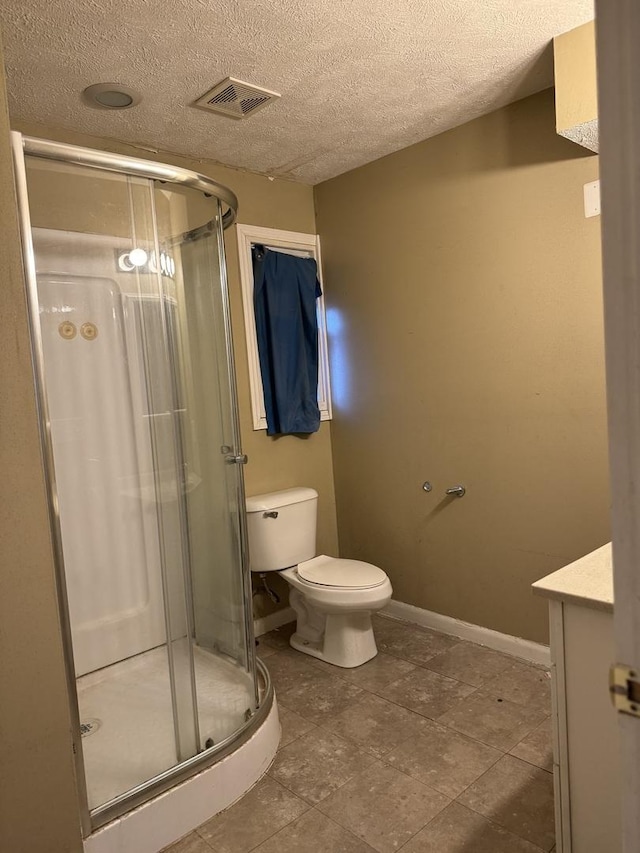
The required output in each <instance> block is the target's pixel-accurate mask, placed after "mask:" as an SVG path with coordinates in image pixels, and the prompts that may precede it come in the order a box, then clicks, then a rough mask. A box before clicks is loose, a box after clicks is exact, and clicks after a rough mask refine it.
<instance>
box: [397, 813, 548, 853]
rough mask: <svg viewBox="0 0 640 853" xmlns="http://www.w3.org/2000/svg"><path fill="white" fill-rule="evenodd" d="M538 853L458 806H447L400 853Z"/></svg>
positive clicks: (513, 836) (522, 840) (522, 841)
mask: <svg viewBox="0 0 640 853" xmlns="http://www.w3.org/2000/svg"><path fill="white" fill-rule="evenodd" d="M540 850H541V848H540V847H535V846H534V845H533V844H530V843H529V842H528V841H524V839H522V838H518V836H517V835H513V834H512V833H510V832H508V831H507V830H506V829H504V828H503V827H501V826H498V825H497V824H495V823H491V822H490V821H488V820H487V819H486V818H484V817H482V816H481V815H479V814H476V813H475V812H472V811H470V810H469V809H466V808H464V806H461V805H460V804H459V803H451V805H450V806H447V808H446V809H445V810H444V811H442V812H440V814H439V815H438V816H437V817H435V818H434V819H433V820H432V821H431V823H428V824H427V826H425V828H424V829H422V830H421V831H420V832H419V833H418V834H417V835H415V836H414V837H413V838H412V839H411V841H409V843H408V844H405V846H404V847H403V848H402V853H540Z"/></svg>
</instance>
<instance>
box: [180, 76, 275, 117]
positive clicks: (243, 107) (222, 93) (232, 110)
mask: <svg viewBox="0 0 640 853" xmlns="http://www.w3.org/2000/svg"><path fill="white" fill-rule="evenodd" d="M279 97H280V95H279V94H278V92H270V91H269V89H263V88H261V87H260V86H254V85H253V84H252V83H245V82H244V81H243V80H236V79H235V78H234V77H227V78H226V79H224V80H223V81H222V82H221V83H218V85H217V86H214V88H213V89H211V90H210V91H209V92H207V93H206V95H203V96H202V97H201V98H198V100H197V101H196V102H195V104H194V106H196V107H201V108H202V109H205V110H211V111H212V112H214V113H220V114H221V115H223V116H228V117H229V118H248V117H249V116H251V115H253V114H254V113H256V112H258V110H261V109H262V107H266V106H267V104H270V103H271V102H272V101H275V100H277V99H278V98H279Z"/></svg>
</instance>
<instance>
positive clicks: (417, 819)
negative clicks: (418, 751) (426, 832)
mask: <svg viewBox="0 0 640 853" xmlns="http://www.w3.org/2000/svg"><path fill="white" fill-rule="evenodd" d="M448 803H449V799H448V798H447V797H445V796H443V795H442V794H440V793H438V792H437V791H434V790H433V788H429V787H427V786H426V785H423V784H422V783H421V782H418V781H417V779H412V778H411V777H409V776H407V775H405V774H404V773H400V772H399V771H398V770H395V769H394V768H393V767H389V766H387V765H384V764H382V763H380V762H376V763H375V764H374V765H373V766H372V767H370V768H369V769H368V770H365V771H364V773H360V774H359V775H358V776H356V777H355V778H354V779H352V780H351V781H350V782H347V784H346V785H343V786H342V788H340V789H339V790H338V791H336V792H335V794H332V795H331V796H330V797H328V798H327V799H326V800H323V801H322V802H321V803H320V804H319V806H318V808H319V810H320V811H321V812H323V813H324V814H326V815H328V816H329V817H330V818H332V819H333V820H335V821H336V823H339V824H340V825H341V826H343V827H344V828H345V829H348V830H349V831H350V832H353V833H354V835H357V836H358V838H361V839H362V840H363V841H365V842H366V843H367V844H369V845H371V847H373V848H374V850H377V851H378V852H379V853H392V851H395V850H397V849H398V848H399V847H401V846H402V845H403V844H405V843H406V842H407V841H408V840H409V839H410V838H411V836H413V835H415V833H416V832H418V831H419V830H420V829H422V827H423V826H425V824H427V823H428V822H429V821H430V820H431V819H432V818H433V817H435V816H436V814H438V812H440V811H442V809H443V808H445V806H446V805H448Z"/></svg>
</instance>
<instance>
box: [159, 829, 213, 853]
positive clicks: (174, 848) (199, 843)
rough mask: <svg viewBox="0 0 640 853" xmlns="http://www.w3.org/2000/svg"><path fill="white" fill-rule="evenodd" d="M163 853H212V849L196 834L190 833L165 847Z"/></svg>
mask: <svg viewBox="0 0 640 853" xmlns="http://www.w3.org/2000/svg"><path fill="white" fill-rule="evenodd" d="M161 853H211V847H209V845H208V844H207V842H206V841H205V840H204V839H202V838H200V836H199V835H198V834H197V833H196V832H190V833H189V835H187V836H185V838H181V839H180V841H176V843H175V844H172V845H171V846H170V847H165V848H164V849H163V850H162V851H161Z"/></svg>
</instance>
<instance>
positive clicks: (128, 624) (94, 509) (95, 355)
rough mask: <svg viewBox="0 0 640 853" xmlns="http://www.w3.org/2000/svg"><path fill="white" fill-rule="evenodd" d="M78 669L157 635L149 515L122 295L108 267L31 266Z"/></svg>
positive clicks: (152, 518) (156, 640) (159, 617)
mask: <svg viewBox="0 0 640 853" xmlns="http://www.w3.org/2000/svg"><path fill="white" fill-rule="evenodd" d="M38 290H39V299H40V306H41V314H40V321H41V325H42V341H43V347H44V355H45V365H46V370H45V381H46V393H47V403H48V408H49V419H50V429H51V436H52V442H53V449H54V457H55V476H56V489H57V502H58V511H59V516H60V525H61V530H62V540H63V548H64V555H65V575H66V581H67V595H68V599H69V612H70V619H71V625H72V634H73V638H74V662H75V667H76V674H77V675H81V674H83V673H86V672H91V671H93V670H95V669H98V668H100V667H103V666H107V665H109V664H111V663H113V662H114V661H117V660H122V659H123V658H126V657H130V656H131V655H134V654H137V653H139V652H141V651H144V650H146V649H149V648H152V647H154V646H157V645H159V644H161V643H163V642H164V641H165V636H164V622H163V602H162V586H161V579H160V569H159V553H158V546H157V518H156V513H155V511H154V510H153V506H152V503H153V502H152V501H146V500H144V499H143V495H144V492H145V489H144V488H142V487H143V483H142V482H141V479H140V461H141V460H140V458H139V456H140V451H141V447H140V435H141V429H140V424H138V425H137V428H136V424H135V423H134V412H135V411H136V410H137V411H138V412H140V410H141V409H142V408H143V404H141V401H137V400H134V399H133V395H134V394H140V393H141V391H140V387H139V385H138V386H137V387H135V389H134V386H135V383H133V384H132V382H131V371H130V364H129V359H128V353H127V343H126V338H125V329H124V320H123V310H122V297H121V292H120V288H119V286H118V283H117V282H116V281H115V280H113V279H110V278H107V277H98V276H82V275H47V274H44V273H41V274H39V275H38Z"/></svg>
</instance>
